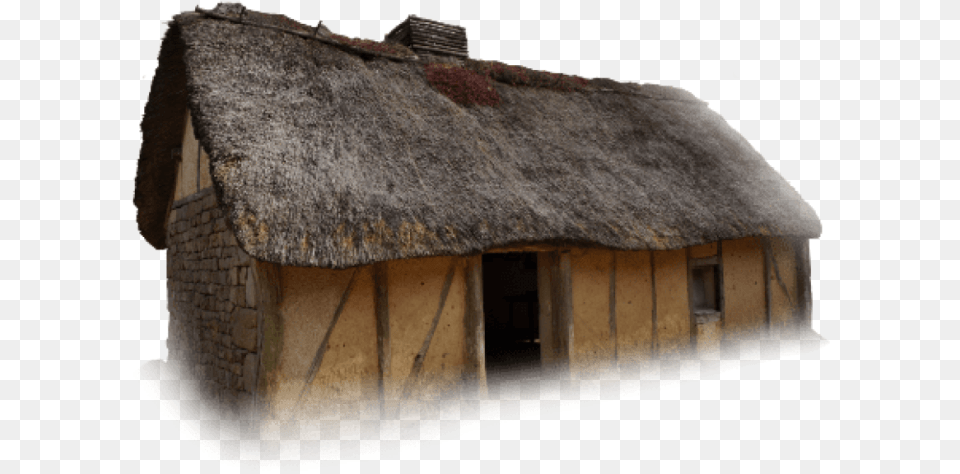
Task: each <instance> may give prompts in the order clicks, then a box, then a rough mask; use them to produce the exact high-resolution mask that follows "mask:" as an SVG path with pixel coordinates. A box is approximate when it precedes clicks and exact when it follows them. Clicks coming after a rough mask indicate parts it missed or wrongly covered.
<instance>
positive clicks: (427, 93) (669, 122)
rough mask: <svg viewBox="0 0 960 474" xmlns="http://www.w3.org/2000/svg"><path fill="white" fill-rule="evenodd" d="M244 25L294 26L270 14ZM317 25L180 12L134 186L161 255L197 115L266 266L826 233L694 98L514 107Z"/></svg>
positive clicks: (164, 55) (651, 96) (518, 101)
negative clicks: (482, 98)
mask: <svg viewBox="0 0 960 474" xmlns="http://www.w3.org/2000/svg"><path fill="white" fill-rule="evenodd" d="M216 11H217V12H218V13H220V14H223V15H228V16H229V15H230V14H236V12H238V11H239V10H238V9H237V6H236V5H220V6H218V9H217V10H216ZM245 21H246V22H248V23H249V22H254V23H256V22H260V23H261V24H265V25H266V24H269V25H274V26H283V25H282V24H281V23H284V22H283V21H280V20H278V19H277V17H269V16H265V15H261V14H257V13H256V12H252V11H247V12H246V13H245ZM286 21H289V20H286ZM304 28H305V31H307V33H309V31H310V30H311V29H312V27H306V26H305V27H304ZM306 36H309V35H308V34H305V35H303V36H298V35H296V34H291V33H286V32H283V31H279V30H277V29H272V28H264V27H258V26H253V25H249V24H240V23H237V22H233V21H227V20H223V19H216V18H212V17H210V16H208V15H204V14H202V13H193V12H190V13H183V14H180V15H177V16H176V17H174V19H173V21H171V22H170V27H169V29H168V31H167V33H166V36H165V37H164V40H163V44H162V46H161V49H160V58H159V66H158V67H157V73H156V76H155V77H154V80H153V85H152V87H151V91H150V98H149V102H148V103H147V106H146V109H145V111H144V117H143V123H142V131H143V145H142V148H141V151H140V161H139V164H138V171H137V181H136V191H135V195H134V202H135V204H136V206H137V208H138V215H137V221H138V223H139V226H140V231H141V233H142V234H143V236H144V238H146V240H147V241H148V242H150V243H151V244H152V245H153V246H154V247H155V248H158V249H163V248H165V245H166V243H165V235H166V230H165V228H164V226H165V223H164V219H165V216H166V211H167V208H168V206H169V204H170V202H171V201H170V199H171V196H172V193H173V191H174V183H175V177H176V176H175V175H176V168H175V166H174V165H175V163H174V161H173V160H174V159H173V158H172V157H171V150H173V149H175V148H176V147H178V146H179V145H180V141H181V139H182V133H183V129H184V116H185V115H186V114H185V111H186V110H187V108H189V110H190V111H191V113H192V117H193V121H194V127H195V131H196V135H197V137H198V139H199V141H200V143H201V144H202V146H203V147H204V149H205V150H206V151H207V153H208V154H209V155H210V168H211V176H212V177H213V185H214V189H215V192H216V195H217V198H218V200H219V202H220V203H222V206H223V208H224V211H225V213H226V215H227V216H228V219H227V220H228V222H229V224H230V226H231V227H232V228H233V229H234V231H235V232H236V235H237V238H238V240H239V242H240V245H241V246H242V247H243V248H244V249H245V250H246V251H247V252H248V253H249V254H250V255H251V256H253V257H254V258H257V259H260V260H265V261H271V262H276V263H280V264H285V265H297V266H321V267H328V268H344V267H350V266H355V265H361V264H368V263H373V262H377V261H385V260H392V259H399V258H412V257H420V256H431V255H467V254H476V253H479V252H482V251H485V250H488V249H491V248H495V247H502V246H507V245H513V244H521V243H552V244H564V245H581V246H603V247H609V248H617V249H624V250H639V249H671V248H682V247H686V246H690V245H696V244H702V243H707V242H713V241H717V240H720V239H735V238H741V237H746V236H753V235H792V236H800V237H806V238H816V237H819V235H820V232H821V227H820V221H819V219H818V218H817V216H816V214H815V213H814V211H813V209H812V208H811V207H810V206H809V205H808V204H807V203H805V202H804V201H803V199H802V198H801V197H800V195H799V194H798V193H797V192H796V191H795V190H794V189H793V188H792V187H791V186H790V185H789V184H788V183H787V182H786V181H785V180H784V179H783V178H782V177H781V176H780V175H779V174H778V173H777V172H776V171H775V170H774V169H772V168H771V167H770V166H769V165H768V164H767V163H766V161H764V159H763V157H761V156H760V155H759V154H758V153H757V152H756V150H754V149H753V148H752V147H751V146H750V144H749V143H748V142H747V141H746V140H745V139H744V138H743V137H742V136H740V134H738V133H737V132H736V131H734V130H733V129H732V128H731V127H730V126H729V125H728V124H727V123H726V122H725V121H724V120H723V118H722V117H720V115H718V114H717V113H716V112H713V111H712V110H710V109H709V108H708V107H707V104H705V103H704V102H701V101H699V100H697V99H696V98H695V97H693V96H692V95H691V94H689V93H687V92H685V91H682V90H680V89H676V88H672V87H664V86H657V85H642V86H638V85H625V84H620V83H616V82H614V81H610V80H594V81H590V84H589V86H588V87H586V88H585V89H584V90H580V91H574V92H562V91H557V90H551V89H546V88H536V87H523V86H512V85H507V84H503V83H496V84H495V85H494V87H495V90H496V92H497V93H498V94H499V96H500V98H501V99H502V100H501V102H500V103H499V105H496V106H469V107H467V106H460V105H457V104H456V103H454V102H452V101H451V100H450V99H448V98H447V97H446V96H444V95H442V94H440V93H438V92H437V91H436V89H434V88H432V87H431V85H430V84H429V83H428V82H427V80H426V78H425V73H424V64H423V61H422V60H420V61H416V60H414V61H411V60H397V59H387V58H384V57H380V56H375V55H369V54H357V52H356V50H351V49H349V48H343V47H338V46H335V45H334V44H332V43H331V42H330V41H329V40H326V41H320V40H314V39H310V38H307V37H306ZM321 36H324V37H328V36H329V35H323V34H321Z"/></svg>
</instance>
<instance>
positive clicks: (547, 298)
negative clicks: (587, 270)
mask: <svg viewBox="0 0 960 474" xmlns="http://www.w3.org/2000/svg"><path fill="white" fill-rule="evenodd" d="M555 255H556V253H555V252H553V251H550V250H547V251H540V252H537V298H538V299H539V300H540V362H541V365H543V366H544V367H546V366H549V365H550V364H552V363H553V361H554V360H555V359H556V358H557V354H556V344H555V343H554V342H553V341H554V332H555V331H554V319H555V318H554V308H553V297H552V296H551V294H552V291H553V286H552V281H553V280H552V279H551V276H552V272H551V269H552V268H553V266H554V265H556V258H555Z"/></svg>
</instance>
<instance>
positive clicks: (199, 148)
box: [193, 131, 203, 192]
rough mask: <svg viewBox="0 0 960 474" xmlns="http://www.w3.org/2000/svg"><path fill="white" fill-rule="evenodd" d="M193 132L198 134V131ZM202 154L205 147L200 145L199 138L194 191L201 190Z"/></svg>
mask: <svg viewBox="0 0 960 474" xmlns="http://www.w3.org/2000/svg"><path fill="white" fill-rule="evenodd" d="M193 134H194V136H196V134H197V133H196V131H194V133H193ZM202 154H203V147H201V146H200V140H197V172H196V176H194V178H195V179H194V181H195V183H194V187H193V188H194V191H193V192H197V191H199V190H200V155H202Z"/></svg>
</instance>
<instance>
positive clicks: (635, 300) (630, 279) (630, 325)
mask: <svg viewBox="0 0 960 474" xmlns="http://www.w3.org/2000/svg"><path fill="white" fill-rule="evenodd" d="M616 256H617V288H616V290H617V356H618V357H619V358H620V359H621V360H625V361H630V360H640V359H648V358H650V355H651V352H650V350H651V342H652V339H653V294H652V292H651V286H650V252H648V251H643V252H622V251H617V252H616Z"/></svg>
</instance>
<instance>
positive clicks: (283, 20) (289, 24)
mask: <svg viewBox="0 0 960 474" xmlns="http://www.w3.org/2000/svg"><path fill="white" fill-rule="evenodd" d="M261 15H264V16H266V17H268V18H270V19H272V20H273V22H272V23H274V24H275V25H276V26H278V27H281V28H288V29H292V30H296V31H302V32H304V33H313V28H311V27H309V26H307V25H304V24H303V23H300V22H299V21H296V20H294V19H292V18H290V17H288V16H286V15H281V14H279V13H261Z"/></svg>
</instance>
